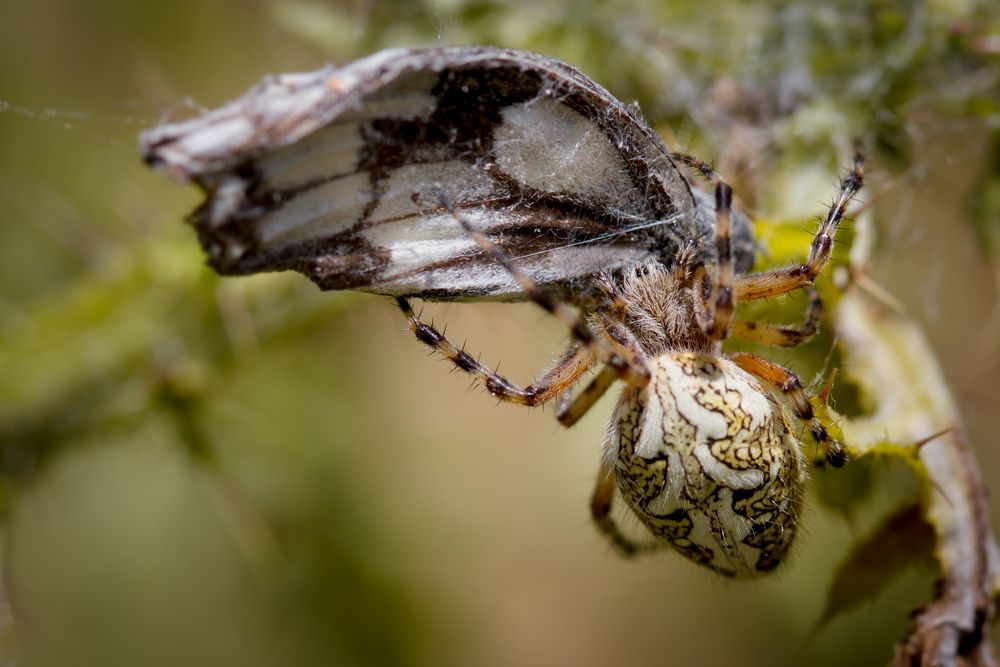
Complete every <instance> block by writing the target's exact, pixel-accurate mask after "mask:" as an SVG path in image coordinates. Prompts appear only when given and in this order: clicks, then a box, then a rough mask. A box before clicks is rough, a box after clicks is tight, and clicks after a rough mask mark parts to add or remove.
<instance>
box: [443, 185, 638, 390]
mask: <svg viewBox="0 0 1000 667" xmlns="http://www.w3.org/2000/svg"><path fill="white" fill-rule="evenodd" d="M445 206H446V208H448V210H449V212H450V213H451V214H452V216H453V217H454V218H455V219H456V220H457V221H458V222H459V224H461V225H462V228H463V229H465V231H466V232H467V233H468V234H469V235H470V236H471V237H472V238H473V239H474V240H475V241H476V243H478V244H479V247H480V248H482V249H483V250H484V251H485V252H487V253H489V254H490V255H491V256H492V257H493V258H494V259H495V260H496V261H497V262H498V263H499V264H500V265H501V266H503V267H504V268H505V269H507V272H508V273H510V275H511V276H512V277H513V278H514V280H516V281H517V283H518V285H520V286H521V289H522V290H524V293H525V295H526V296H527V297H528V298H529V299H531V300H532V301H534V302H535V303H536V304H538V305H539V306H541V307H542V308H544V309H545V310H546V311H548V312H549V313H550V314H552V315H553V316H554V317H555V318H556V319H557V320H559V321H560V322H562V323H563V325H565V326H566V328H567V329H569V330H570V332H571V333H572V334H573V337H574V338H576V339H577V340H578V341H580V342H581V343H583V344H584V345H585V346H586V347H587V348H589V349H590V351H591V352H592V354H593V355H594V357H596V358H597V360H598V361H600V362H601V363H603V364H606V365H608V366H610V367H611V368H613V369H614V370H615V372H616V373H617V374H618V377H620V378H621V379H622V380H624V381H625V382H626V383H628V384H629V385H630V386H633V387H645V386H646V385H647V384H649V377H650V374H649V369H648V368H647V367H646V365H645V364H644V363H638V361H637V360H634V359H629V358H626V357H622V356H621V355H620V354H618V352H617V351H616V350H615V346H613V345H611V344H610V343H609V342H608V341H606V340H604V339H602V338H599V337H598V336H596V335H595V334H594V332H593V331H591V330H590V328H589V327H588V326H587V322H586V319H585V318H584V317H583V315H581V313H579V312H578V311H576V310H575V309H573V308H571V307H570V306H568V305H566V304H565V303H563V302H561V301H559V300H558V299H556V298H555V297H553V296H552V295H551V294H549V293H548V292H546V291H545V290H543V289H542V288H541V287H539V286H538V283H536V282H535V281H534V280H532V279H531V278H530V277H528V276H527V275H526V274H525V273H524V272H523V271H521V270H520V269H519V268H517V267H516V266H515V265H514V263H513V261H511V259H510V257H508V256H507V254H506V253H505V252H503V251H502V250H501V249H500V248H498V247H497V246H496V245H495V244H494V243H493V242H491V241H490V240H489V239H488V238H486V236H485V235H483V234H482V233H480V232H479V231H477V230H476V229H474V228H473V227H472V225H470V224H469V221H468V220H466V219H465V218H463V217H462V216H461V215H459V214H458V212H457V211H456V210H454V209H453V208H452V207H451V206H450V205H449V204H447V203H446V204H445Z"/></svg>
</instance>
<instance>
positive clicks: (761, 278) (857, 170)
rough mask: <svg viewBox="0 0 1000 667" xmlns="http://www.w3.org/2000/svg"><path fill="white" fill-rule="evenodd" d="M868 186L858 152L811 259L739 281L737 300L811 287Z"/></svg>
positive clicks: (755, 274)
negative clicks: (839, 230)
mask: <svg viewBox="0 0 1000 667" xmlns="http://www.w3.org/2000/svg"><path fill="white" fill-rule="evenodd" d="M863 184H864V154H863V153H862V152H861V149H860V148H858V149H857V151H856V152H855V154H854V167H853V169H851V171H850V172H848V174H847V175H846V176H844V178H843V179H841V181H840V189H839V190H838V192H837V196H836V197H835V198H834V200H833V204H832V205H831V206H830V210H829V211H828V212H827V214H826V218H825V219H824V220H823V223H822V224H821V225H820V227H819V231H817V232H816V236H815V237H813V241H812V245H810V247H809V257H808V258H807V259H806V261H805V262H804V263H802V264H796V265H793V266H788V267H785V268H783V269H775V270H773V271H765V272H764V273H754V274H751V275H748V276H741V277H740V278H739V279H738V280H737V281H736V298H737V299H738V300H739V301H753V300H755V299H764V298H766V297H769V296H776V295H778V294H786V293H788V292H791V291H792V290H796V289H799V288H802V287H806V286H807V285H811V284H812V282H813V280H815V279H816V276H818V275H819V274H820V271H822V270H823V267H824V266H826V263H827V261H829V259H830V254H831V253H832V252H833V237H834V235H835V234H836V233H837V228H838V227H839V226H840V221H841V220H843V218H844V215H846V214H847V207H848V206H849V205H850V203H851V201H852V200H853V199H854V196H855V195H857V194H858V191H859V190H860V189H861V186H862V185H863Z"/></svg>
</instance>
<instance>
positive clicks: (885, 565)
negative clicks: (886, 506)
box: [816, 503, 934, 630]
mask: <svg viewBox="0 0 1000 667" xmlns="http://www.w3.org/2000/svg"><path fill="white" fill-rule="evenodd" d="M933 551H934V528H933V527H932V526H931V525H930V524H929V523H928V522H927V520H926V519H925V518H924V516H923V512H922V510H921V507H920V504H919V503H913V504H912V505H907V506H906V507H904V508H903V509H901V510H899V511H897V512H896V513H895V514H893V515H891V516H890V517H889V518H888V519H886V520H885V521H884V522H883V523H882V524H881V525H879V526H877V527H876V528H875V530H874V531H872V532H871V533H870V534H868V535H867V536H866V537H864V538H862V539H861V540H860V541H859V542H856V543H855V544H854V546H853V548H852V550H851V552H850V554H849V555H848V557H847V559H846V560H845V561H843V562H842V563H841V564H840V566H839V567H838V568H837V572H836V574H835V575H834V578H833V581H832V582H831V583H830V589H829V590H828V592H827V596H826V606H825V608H824V609H823V613H822V614H821V615H820V619H819V621H818V622H817V623H816V630H820V629H821V628H823V626H825V625H826V624H827V623H829V622H830V621H831V620H833V618H835V617H836V616H837V615H838V614H842V613H844V612H846V611H849V610H851V609H853V608H855V607H857V606H858V605H860V604H862V603H864V602H866V601H870V600H873V599H874V598H875V597H876V596H877V595H878V594H879V592H881V591H882V590H883V589H885V588H886V586H888V584H889V583H890V582H892V581H893V580H894V579H895V578H896V577H897V576H899V574H900V573H902V572H903V570H905V569H906V568H907V567H913V566H928V565H932V564H933Z"/></svg>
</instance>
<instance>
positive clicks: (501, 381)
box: [396, 297, 594, 406]
mask: <svg viewBox="0 0 1000 667" xmlns="http://www.w3.org/2000/svg"><path fill="white" fill-rule="evenodd" d="M396 303H397V304H398V305H399V308H400V310H402V311H403V314H404V315H406V319H407V320H408V321H409V323H410V331H412V332H413V335H414V336H416V337H417V340H419V341H420V342H421V343H423V344H424V345H426V346H428V347H430V348H431V349H432V350H436V351H437V352H439V353H440V354H441V356H443V357H444V358H445V359H447V360H449V361H450V362H451V363H453V364H455V366H456V367H457V368H459V369H461V370H463V371H465V372H466V373H468V374H469V375H472V376H473V377H475V378H477V379H479V380H480V381H482V383H483V385H484V386H485V387H486V389H487V391H489V392H490V393H491V394H493V395H494V396H496V397H497V398H498V399H500V400H502V401H507V402H508V403H516V404H518V405H527V406H534V405H541V404H542V403H546V402H548V401H550V400H552V399H553V398H555V397H556V396H559V395H561V394H563V393H564V392H565V391H566V390H567V389H569V387H571V386H572V385H573V383H575V382H576V381H577V380H578V379H579V378H580V376H581V375H583V374H584V373H585V372H587V369H589V368H590V367H591V366H593V365H594V354H593V352H592V351H591V350H590V348H588V347H584V346H580V345H571V346H570V347H568V348H567V349H566V352H565V353H564V354H563V356H562V357H561V358H560V359H559V361H557V362H556V363H555V365H553V366H552V368H550V369H549V370H548V371H547V372H546V373H544V374H543V375H542V377H540V378H539V379H538V380H536V381H535V382H534V383H532V384H530V385H528V386H527V387H520V386H518V385H516V384H514V383H513V382H511V381H510V380H508V379H507V378H505V377H503V376H502V375H499V374H498V373H496V372H495V371H492V370H490V368H489V367H487V366H485V365H483V364H482V363H480V362H479V361H478V360H477V359H476V358H475V357H473V356H472V355H471V354H469V353H468V352H466V351H465V350H464V349H462V348H459V347H458V346H457V345H455V344H454V343H452V342H451V341H450V340H448V339H447V338H445V337H444V335H442V334H441V333H440V332H439V331H438V330H437V329H435V328H434V327H433V326H431V325H429V324H426V323H424V322H422V321H421V320H420V318H419V317H417V315H416V314H415V313H414V312H413V308H412V307H411V306H410V302H409V301H408V300H407V299H405V298H403V297H397V298H396Z"/></svg>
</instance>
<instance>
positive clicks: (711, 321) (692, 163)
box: [670, 153, 736, 340]
mask: <svg viewBox="0 0 1000 667" xmlns="http://www.w3.org/2000/svg"><path fill="white" fill-rule="evenodd" d="M670 156H671V157H672V158H674V159H675V160H678V161H679V162H682V163H684V164H686V165H687V166H689V167H691V168H693V169H697V170H698V171H699V172H700V173H701V175H702V176H704V177H705V178H706V179H708V181H709V182H710V183H712V184H713V185H714V186H715V256H716V262H717V264H718V271H717V273H716V276H715V279H714V280H713V281H712V291H711V294H710V295H708V297H707V298H706V299H705V300H704V301H703V302H702V303H701V304H700V311H699V312H698V322H699V324H700V325H701V329H702V331H704V332H705V335H706V336H707V337H708V338H710V339H711V340H722V339H724V338H725V337H726V336H728V335H729V323H730V321H731V320H732V318H733V309H734V308H735V307H736V301H735V299H734V298H733V275H734V273H735V262H734V260H733V240H732V227H733V223H732V217H733V189H732V188H731V187H729V184H728V183H726V182H725V181H724V180H723V179H722V176H720V175H719V173H718V172H716V171H715V169H713V168H712V167H711V165H709V164H708V163H707V162H705V161H704V160H700V159H698V158H696V157H694V156H692V155H685V154H684V153H671V154H670ZM704 277H705V267H704V265H701V264H699V265H698V266H696V267H695V268H694V275H693V277H692V282H694V284H697V283H698V282H700V280H702V279H704Z"/></svg>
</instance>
